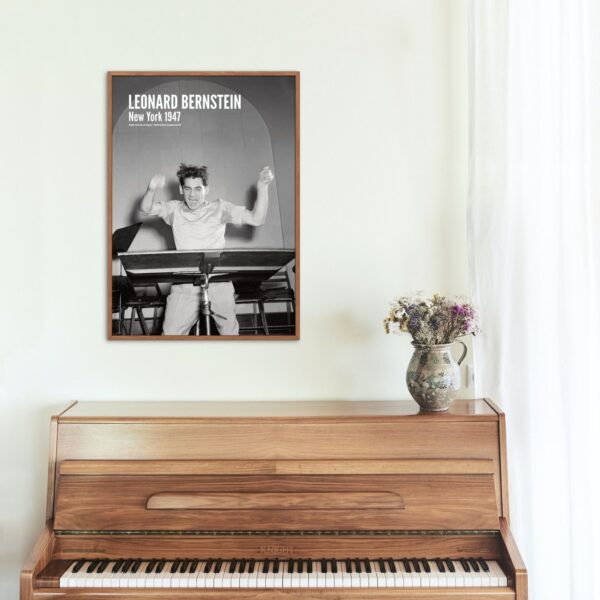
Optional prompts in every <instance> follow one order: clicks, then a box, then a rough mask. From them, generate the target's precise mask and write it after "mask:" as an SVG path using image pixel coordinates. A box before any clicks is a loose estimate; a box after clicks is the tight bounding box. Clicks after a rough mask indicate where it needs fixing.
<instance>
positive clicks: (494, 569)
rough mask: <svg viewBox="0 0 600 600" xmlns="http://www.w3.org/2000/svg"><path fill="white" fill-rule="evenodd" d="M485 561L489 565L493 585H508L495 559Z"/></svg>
mask: <svg viewBox="0 0 600 600" xmlns="http://www.w3.org/2000/svg"><path fill="white" fill-rule="evenodd" d="M486 562H487V564H488V565H489V567H490V572H491V573H493V577H494V580H495V584H494V587H506V586H507V585H508V580H507V578H506V575H505V574H504V572H503V571H502V569H501V568H500V565H499V564H498V563H497V562H496V561H495V560H488V561H486Z"/></svg>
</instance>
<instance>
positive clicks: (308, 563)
mask: <svg viewBox="0 0 600 600" xmlns="http://www.w3.org/2000/svg"><path fill="white" fill-rule="evenodd" d="M306 570H307V571H308V572H309V573H312V572H313V564H312V560H310V559H308V560H307V561H306Z"/></svg>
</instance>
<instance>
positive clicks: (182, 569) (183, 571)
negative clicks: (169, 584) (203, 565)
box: [179, 558, 190, 573]
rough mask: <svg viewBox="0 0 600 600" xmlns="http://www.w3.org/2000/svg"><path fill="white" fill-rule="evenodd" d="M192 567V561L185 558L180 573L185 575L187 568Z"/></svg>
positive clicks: (180, 566)
mask: <svg viewBox="0 0 600 600" xmlns="http://www.w3.org/2000/svg"><path fill="white" fill-rule="evenodd" d="M189 566H190V559H189V558H184V559H183V560H182V561H181V564H180V565H179V572H180V573H185V572H186V571H187V568H188V567H189Z"/></svg>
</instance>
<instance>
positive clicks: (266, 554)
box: [21, 400, 527, 600]
mask: <svg viewBox="0 0 600 600" xmlns="http://www.w3.org/2000/svg"><path fill="white" fill-rule="evenodd" d="M182 556H184V557H195V558H197V559H203V558H204V559H207V558H208V557H215V556H218V557H222V558H224V559H232V558H234V557H237V558H243V557H253V558H255V559H261V558H264V559H267V558H281V559H288V558H290V557H293V558H306V559H309V558H312V559H320V558H323V557H335V558H340V559H342V558H344V557H361V558H369V559H373V560H375V559H377V558H379V557H388V556H389V557H391V556H398V557H415V556H416V557H419V556H423V557H438V556H442V557H449V558H456V559H459V558H461V557H470V556H478V557H483V558H484V559H490V560H496V561H498V563H499V564H500V565H501V566H502V569H503V571H504V573H505V574H506V575H507V577H508V581H507V585H506V586H503V587H496V588H483V587H482V588H477V587H469V588H455V587H445V588H444V587H439V588H433V587H432V588H376V589H371V588H369V589H354V588H353V589H337V588H336V589H330V588H326V589H325V588H312V589H235V590H234V589H191V588H190V589H151V588H141V589H120V588H99V589H98V588H64V587H58V581H59V576H60V573H61V572H62V571H64V570H65V568H66V565H67V564H69V563H70V562H71V561H73V560H77V559H81V558H82V557H86V558H88V559H94V558H104V559H106V558H112V559H116V558H119V557H139V558H141V559H144V558H145V559H150V558H159V557H163V558H166V559H171V560H173V559H175V558H177V557H182ZM63 598H64V599H69V600H73V599H81V600H84V599H85V600H109V599H110V600H116V599H118V598H124V599H125V598H126V599H128V600H134V599H135V600H142V599H155V600H158V599H159V598H160V599H161V600H162V599H171V600H182V599H183V598H186V599H198V600H200V599H209V598H210V599H223V598H236V599H238V600H250V599H251V598H252V599H258V598H260V599H265V600H266V599H282V600H283V599H292V598H298V599H300V598H302V599H304V600H306V599H309V598H326V599H330V600H338V599H342V598H356V599H358V598H373V599H375V598H388V599H391V598H398V599H405V600H407V599H419V600H442V599H446V598H453V599H455V600H458V599H461V600H463V599H465V598H468V599H469V600H492V599H494V600H500V599H506V600H508V599H516V600H526V598H527V574H526V570H525V566H524V564H523V561H522V559H521V557H520V555H519V552H518V550H517V547H516V545H515V543H514V541H513V538H512V535H511V533H510V529H509V514H508V484H507V473H506V444H505V421H504V415H503V413H502V412H501V411H500V410H499V409H498V408H497V407H496V406H495V405H494V404H493V403H492V402H490V401H488V400H459V401H456V402H455V403H454V405H453V406H452V408H451V409H450V411H448V412H447V413H445V414H432V413H419V411H418V407H417V406H416V405H415V404H414V403H413V402H281V403H276V402H243V403H240V402H231V403H216V402H215V403H210V402H208V403H206V402H203V403H200V402H87V403H86V402H83V403H74V404H72V405H71V406H70V407H68V408H67V409H66V410H65V411H64V412H62V413H61V414H60V415H58V416H56V417H53V419H52V422H51V447H50V462H49V471H48V503H47V522H46V527H45V530H44V531H43V533H42V534H41V536H40V537H39V540H38V542H37V543H36V546H35V548H34V550H33V553H32V555H31V558H30V560H29V562H28V564H27V565H26V567H25V568H24V569H23V571H22V574H21V600H32V599H35V600H58V599H63Z"/></svg>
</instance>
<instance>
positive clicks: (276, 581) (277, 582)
mask: <svg viewBox="0 0 600 600" xmlns="http://www.w3.org/2000/svg"><path fill="white" fill-rule="evenodd" d="M273 587H274V588H282V587H283V561H281V560H280V561H279V569H278V572H277V573H275V568H273Z"/></svg>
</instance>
